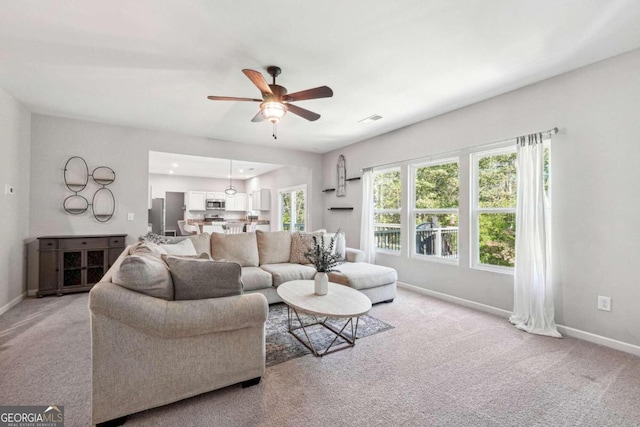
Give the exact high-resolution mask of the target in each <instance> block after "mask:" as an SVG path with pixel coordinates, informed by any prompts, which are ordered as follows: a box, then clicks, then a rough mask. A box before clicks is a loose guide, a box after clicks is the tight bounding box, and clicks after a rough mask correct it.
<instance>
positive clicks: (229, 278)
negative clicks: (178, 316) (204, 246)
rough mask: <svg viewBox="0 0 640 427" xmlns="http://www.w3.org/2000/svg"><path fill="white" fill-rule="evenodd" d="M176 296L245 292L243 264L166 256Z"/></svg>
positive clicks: (211, 295)
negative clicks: (241, 277)
mask: <svg viewBox="0 0 640 427" xmlns="http://www.w3.org/2000/svg"><path fill="white" fill-rule="evenodd" d="M167 264H168V265H169V269H170V270H171V278H172V279H173V288H174V296H175V300H176V301H179V300H196V299H206V298H220V297H228V296H232V295H240V294H242V281H241V280H240V274H241V267H240V264H238V263H235V262H216V261H211V260H208V259H199V258H181V257H172V256H169V257H167Z"/></svg>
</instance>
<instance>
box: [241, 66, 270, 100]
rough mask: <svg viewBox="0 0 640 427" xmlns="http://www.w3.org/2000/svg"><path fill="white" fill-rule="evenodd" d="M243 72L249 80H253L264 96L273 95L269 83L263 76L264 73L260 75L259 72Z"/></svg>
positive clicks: (245, 70)
mask: <svg viewBox="0 0 640 427" xmlns="http://www.w3.org/2000/svg"><path fill="white" fill-rule="evenodd" d="M242 72H243V73H244V75H245V76H247V77H249V80H251V81H252V82H253V84H254V85H256V86H257V87H258V89H260V92H261V93H262V95H263V96H264V95H273V92H271V88H270V87H269V84H268V83H267V81H266V80H265V79H264V76H263V75H262V73H260V72H259V71H254V70H247V69H244V70H242Z"/></svg>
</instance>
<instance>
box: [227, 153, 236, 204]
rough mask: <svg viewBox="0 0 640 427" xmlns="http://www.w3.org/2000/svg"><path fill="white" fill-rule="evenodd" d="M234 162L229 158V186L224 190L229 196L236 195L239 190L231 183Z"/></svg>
mask: <svg viewBox="0 0 640 427" xmlns="http://www.w3.org/2000/svg"><path fill="white" fill-rule="evenodd" d="M232 163H233V160H231V159H229V187H227V188H226V189H225V190H224V194H226V195H227V196H235V195H236V193H237V192H238V190H236V188H235V187H234V186H233V184H232V183H231V171H232Z"/></svg>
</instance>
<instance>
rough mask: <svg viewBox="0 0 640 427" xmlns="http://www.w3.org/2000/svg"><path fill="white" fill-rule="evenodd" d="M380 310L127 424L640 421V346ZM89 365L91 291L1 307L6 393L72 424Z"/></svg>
mask: <svg viewBox="0 0 640 427" xmlns="http://www.w3.org/2000/svg"><path fill="white" fill-rule="evenodd" d="M370 314H371V315H372V316H375V317H376V318H378V319H380V320H382V321H384V322H387V323H389V324H391V325H393V326H394V329H390V330H388V331H385V332H384V333H380V334H375V335H371V336H369V337H367V338H366V339H363V340H359V341H358V343H357V345H356V346H355V347H353V348H351V349H347V350H344V351H340V352H337V353H334V354H331V355H328V356H325V357H323V358H317V357H314V356H312V355H306V356H304V357H298V358H295V359H291V360H289V361H287V362H285V363H280V364H277V365H275V366H271V367H269V368H267V371H266V374H265V376H264V378H263V381H262V382H261V383H260V384H259V385H257V386H254V387H249V388H246V389H242V388H241V387H240V386H231V387H227V388H225V389H222V390H216V391H213V392H210V393H206V394H203V395H200V396H196V397H194V398H191V399H186V400H183V401H181V402H177V403H174V404H171V405H167V406H163V407H161V408H156V409H152V410H148V411H144V412H141V413H138V414H134V415H132V416H130V417H129V418H128V420H127V423H126V426H156V425H162V426H225V427H227V426H302V425H304V426H329V425H331V426H433V425H435V426H474V427H475V426H578V425H580V426H638V425H640V405H639V404H638V402H640V358H638V357H636V356H633V355H630V354H626V353H622V352H619V351H616V350H612V349H609V348H606V347H601V346H597V345H594V344H591V343H588V342H585V341H581V340H578V339H575V338H564V339H556V338H548V337H541V336H536V335H530V334H527V333H525V332H522V331H520V330H518V329H516V328H514V327H513V326H511V325H510V324H509V323H508V322H507V320H506V319H503V318H500V317H497V316H492V315H489V314H485V313H481V312H477V311H474V310H471V309H468V308H465V307H461V306H456V305H453V304H450V303H447V302H444V301H440V300H437V299H433V298H429V297H426V296H424V295H419V294H416V293H413V292H410V291H407V290H404V289H399V290H398V297H397V298H396V300H395V301H394V302H393V303H391V304H378V305H375V306H374V307H373V309H372V310H371V312H370ZM90 365H91V360H90V334H89V313H88V309H87V294H76V295H66V296H64V297H60V298H57V297H47V298H42V299H32V298H29V299H27V300H25V301H23V302H21V303H20V304H18V305H17V306H16V307H14V308H13V309H12V310H10V311H9V312H7V313H5V314H4V315H3V316H0V404H2V405H9V404H14V405H50V404H57V405H64V406H65V415H66V423H65V425H66V426H67V427H71V426H87V425H89V423H90V419H91V418H90V391H91V377H90ZM158 375H162V373H161V372H159V373H158Z"/></svg>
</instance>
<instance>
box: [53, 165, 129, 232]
mask: <svg viewBox="0 0 640 427" xmlns="http://www.w3.org/2000/svg"><path fill="white" fill-rule="evenodd" d="M89 177H91V179H92V181H93V182H94V183H96V184H97V185H99V186H100V188H98V189H97V190H96V192H95V193H94V194H93V197H92V198H91V203H89V201H88V200H87V198H86V197H84V196H82V195H80V194H79V193H80V192H82V191H84V190H85V189H86V188H87V185H88V183H89ZM115 180H116V173H115V172H114V171H113V169H111V168H110V167H108V166H98V167H97V168H95V169H94V170H93V172H91V173H89V167H88V166H87V162H86V161H85V160H84V159H83V158H82V157H79V156H73V157H71V158H70V159H69V160H67V162H66V163H65V164H64V184H65V185H66V186H67V188H68V189H69V190H70V191H71V192H72V193H73V194H72V195H71V196H68V197H67V198H66V199H64V201H63V202H62V207H63V208H64V210H65V212H67V213H68V214H71V215H80V214H83V213H85V212H87V211H88V210H89V207H91V214H92V215H93V217H94V218H95V220H96V221H98V222H107V221H109V220H110V219H111V218H112V217H113V214H114V213H115V211H116V199H115V196H114V195H113V193H112V192H111V190H110V189H108V188H107V185H110V184H112V183H113V182H114V181H115Z"/></svg>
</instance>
